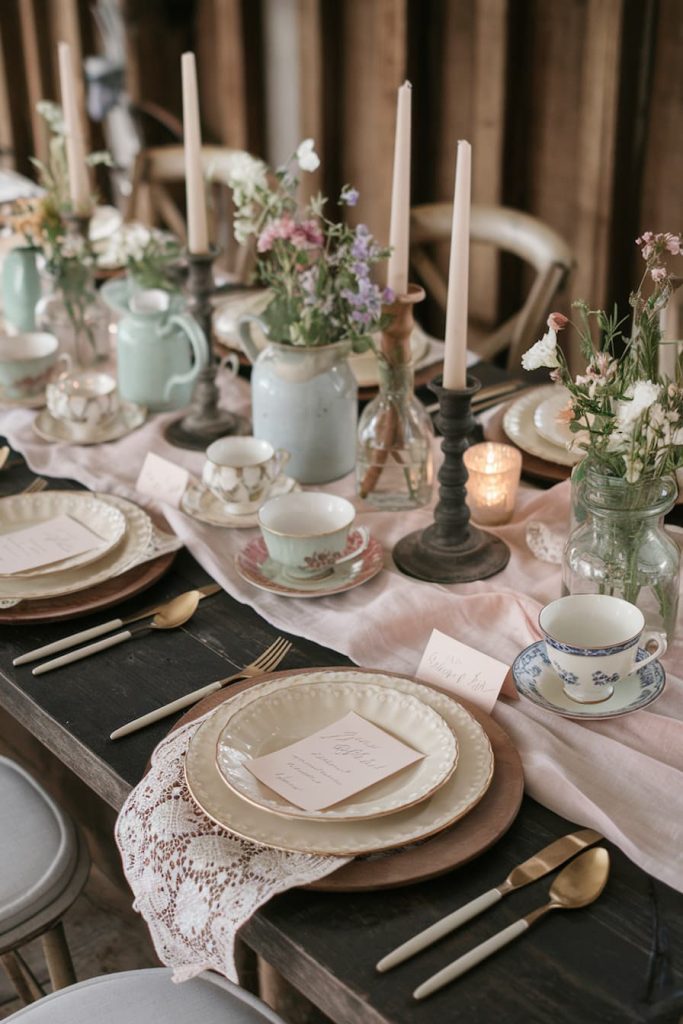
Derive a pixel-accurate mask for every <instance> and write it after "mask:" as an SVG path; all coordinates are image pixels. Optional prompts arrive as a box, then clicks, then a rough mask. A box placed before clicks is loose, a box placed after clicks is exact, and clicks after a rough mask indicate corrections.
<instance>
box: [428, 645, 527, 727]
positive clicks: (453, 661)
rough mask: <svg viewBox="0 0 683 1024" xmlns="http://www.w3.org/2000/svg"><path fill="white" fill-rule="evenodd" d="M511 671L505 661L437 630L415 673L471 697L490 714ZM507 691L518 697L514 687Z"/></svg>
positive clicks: (443, 687)
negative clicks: (491, 656)
mask: <svg viewBox="0 0 683 1024" xmlns="http://www.w3.org/2000/svg"><path fill="white" fill-rule="evenodd" d="M509 672H510V667H509V665H505V664H504V663H503V662H502V661H497V660H496V659H495V658H490V657H489V656H488V654H482V653H481V651H477V650H475V649H474V647H468V646H467V644H461V643H460V641H459V640H454V639H453V637H452V636H447V635H446V634H445V633H441V632H440V631H439V630H438V629H433V630H432V635H431V636H430V638H429V642H428V644H427V646H426V647H425V651H424V654H423V655H422V660H421V661H420V664H419V666H418V669H417V672H416V673H415V674H416V676H417V678H418V679H423V680H424V681H425V683H434V685H435V686H440V687H441V688H442V689H444V690H449V691H450V692H451V693H454V694H455V695H456V697H463V698H464V699H465V700H470V701H472V703H473V704H476V705H477V707H480V708H481V709H482V711H486V713H487V714H490V712H491V711H492V710H493V706H494V704H495V703H496V699H497V697H498V694H499V693H500V691H501V688H502V687H503V684H504V683H505V679H506V676H507V675H508V674H509ZM504 692H505V693H506V696H512V697H515V696H516V694H515V692H514V686H513V688H512V693H510V692H509V690H508V689H507V688H506V689H505V691H504Z"/></svg>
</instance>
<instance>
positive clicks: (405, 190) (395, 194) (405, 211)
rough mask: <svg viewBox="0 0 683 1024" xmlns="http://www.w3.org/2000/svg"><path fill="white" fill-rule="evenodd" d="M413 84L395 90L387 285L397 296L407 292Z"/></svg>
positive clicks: (405, 84)
mask: <svg viewBox="0 0 683 1024" xmlns="http://www.w3.org/2000/svg"><path fill="white" fill-rule="evenodd" d="M412 92H413V87H412V85H411V84H410V82H404V83H403V85H402V86H401V87H400V89H399V90H398V105H397V108H396V136H395V139H394V178H393V183H392V188H391V222H390V226H389V245H390V246H391V255H390V256H389V267H388V269H387V285H388V286H389V288H391V289H392V291H394V292H395V293H396V294H397V295H405V293H406V292H407V291H408V242H409V236H410V117H411V106H412Z"/></svg>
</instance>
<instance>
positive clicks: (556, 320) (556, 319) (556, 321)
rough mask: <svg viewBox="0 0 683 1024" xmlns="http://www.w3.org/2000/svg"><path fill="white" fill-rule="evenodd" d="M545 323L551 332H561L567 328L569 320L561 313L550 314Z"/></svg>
mask: <svg viewBox="0 0 683 1024" xmlns="http://www.w3.org/2000/svg"><path fill="white" fill-rule="evenodd" d="M547 323H548V327H549V328H550V329H551V330H552V331H561V330H563V329H564V328H565V327H566V326H567V324H568V323H569V319H568V318H567V317H566V316H564V314H563V313H551V314H550V316H549V317H548V321H547Z"/></svg>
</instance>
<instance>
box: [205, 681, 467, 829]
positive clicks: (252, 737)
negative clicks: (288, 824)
mask: <svg viewBox="0 0 683 1024" xmlns="http://www.w3.org/2000/svg"><path fill="white" fill-rule="evenodd" d="M350 711H355V713H356V714H357V715H360V716H361V718H364V719H366V721H368V722H372V723H373V725H376V726H378V727H379V728H380V729H384V730H385V731H386V732H388V733H389V734H390V735H392V736H394V737H395V738H396V739H398V740H401V741H402V742H403V743H405V744H406V745H407V746H409V747H410V748H411V749H413V750H417V751H419V752H420V753H422V754H424V755H425V756H424V757H423V758H422V760H421V761H418V762H416V763H415V764H412V765H409V766H408V767H407V768H404V769H402V771H400V772H397V773H395V774H394V775H392V776H389V777H388V778H386V779H382V780H381V781H380V782H376V783H374V785H372V786H368V787H367V789H364V790H363V791H362V792H360V793H356V794H354V795H353V796H351V797H348V798H347V799H346V800H342V801H340V802H338V803H336V804H334V805H332V806H330V807H326V808H324V809H322V810H316V811H307V810H303V809H302V808H301V807H297V806H296V805H295V804H292V803H289V801H287V800H286V799H285V798H284V797H281V796H280V795H279V794H278V793H276V792H275V791H274V790H272V789H270V787H268V786H266V785H265V784H264V783H262V782H259V780H258V779H257V778H256V777H255V776H254V775H252V773H251V772H250V771H249V762H250V761H251V760H252V759H253V758H255V757H262V756H263V755H264V754H271V753H273V751H276V750H281V749H282V748H283V747H287V746H289V745H290V744H291V743H296V742H297V740H302V739H305V738H306V737H307V736H311V735H312V734H313V733H316V732H318V731H319V730H320V729H324V728H325V727H326V726H329V725H332V724H333V723H334V722H337V721H338V720H339V719H340V718H343V717H344V716H345V715H347V714H348V713H349V712H350ZM457 755H458V746H457V741H456V739H455V735H454V734H453V732H452V731H451V729H449V727H448V726H447V725H446V723H445V722H444V720H443V718H441V716H440V715H439V714H438V713H437V712H436V711H435V710H434V709H433V708H430V707H429V706H428V705H427V704H425V703H423V702H422V701H421V700H418V699H417V698H416V697H412V696H410V695H409V694H407V693H401V692H399V691H398V690H393V689H390V688H389V687H386V686H374V685H373V684H372V683H360V682H336V683H331V682H329V680H324V681H323V682H322V683H320V682H317V683H315V682H314V683H300V684H292V685H290V686H281V687H280V688H279V689H277V690H275V691H273V692H271V693H266V694H264V695H263V696H261V697H257V698H256V699H255V700H252V701H251V702H250V703H249V704H247V705H246V706H244V707H241V708H235V709H233V712H232V715H231V716H230V718H229V719H228V721H227V722H226V723H225V725H224V727H223V729H222V731H221V734H220V736H219V739H218V746H217V748H216V761H217V764H218V769H219V771H220V773H221V775H222V776H223V778H224V779H225V781H226V783H227V784H228V786H230V788H231V789H233V790H235V792H236V793H238V794H239V796H241V797H243V798H244V799H245V800H248V801H249V802H250V803H252V804H255V805H256V806H257V807H263V808H264V809H265V810H267V811H272V812H273V813H274V814H282V815H285V817H290V818H304V819H306V820H307V821H348V820H352V819H353V820H356V821H359V820H361V819H363V818H376V817H379V816H381V815H383V814H392V813H393V812H394V811H398V810H401V809H403V808H405V807H410V806H412V805H413V804H416V803H419V801H420V800H424V799H425V798H426V797H428V796H429V795H430V794H431V793H434V792H436V790H437V789H438V788H439V786H441V785H443V783H444V782H445V781H446V779H448V778H449V777H450V776H451V775H452V774H453V772H454V771H455V766H456V763H457Z"/></svg>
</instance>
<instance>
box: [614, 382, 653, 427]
mask: <svg viewBox="0 0 683 1024" xmlns="http://www.w3.org/2000/svg"><path fill="white" fill-rule="evenodd" d="M661 390H662V388H661V385H660V384H653V382H652V381H651V380H637V381H635V383H634V384H629V386H628V387H627V388H626V391H625V392H624V398H625V399H626V401H622V402H619V403H618V404H617V417H616V425H617V429H618V430H623V431H629V430H631V429H632V428H633V426H634V424H635V423H636V421H637V420H638V419H639V418H640V416H642V414H643V413H644V412H645V410H646V409H649V408H650V406H651V405H652V404H653V403H654V402H656V401H657V399H658V398H659V395H660V392H661Z"/></svg>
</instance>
